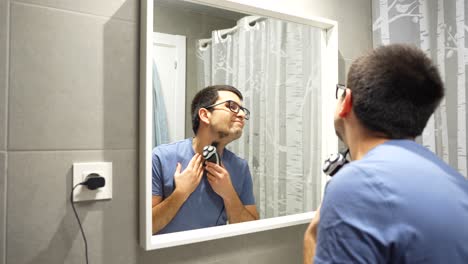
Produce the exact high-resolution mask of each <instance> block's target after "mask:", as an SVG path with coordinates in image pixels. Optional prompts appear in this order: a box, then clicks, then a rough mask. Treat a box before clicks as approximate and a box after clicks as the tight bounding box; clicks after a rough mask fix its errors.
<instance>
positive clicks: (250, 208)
mask: <svg viewBox="0 0 468 264" xmlns="http://www.w3.org/2000/svg"><path fill="white" fill-rule="evenodd" d="M242 100H243V97H242V94H241V92H240V91H239V90H237V89H236V88H234V87H232V86H228V85H215V86H209V87H207V88H205V89H203V90H201V91H199V92H198V93H197V94H196V95H195V97H194V99H193V101H192V105H191V114H192V129H193V132H194V133H195V136H194V137H193V138H187V139H185V140H181V141H177V142H173V143H170V144H163V145H159V146H157V147H156V148H155V149H154V150H153V154H152V159H153V164H152V166H153V167H152V178H153V187H152V193H153V196H152V219H153V221H152V226H153V234H164V233H171V232H178V231H185V230H192V229H197V228H204V227H211V226H217V225H225V224H226V223H227V222H229V223H239V222H245V221H251V220H257V219H258V218H259V216H258V212H257V208H256V206H255V198H254V195H253V188H252V176H251V174H250V170H249V166H248V164H247V161H245V160H244V159H242V158H240V157H238V156H237V155H236V154H234V153H232V152H231V151H229V150H227V149H226V148H225V146H226V145H227V144H229V143H230V142H232V141H234V140H236V139H238V138H240V136H241V135H242V130H243V128H244V124H245V122H246V120H248V119H249V116H250V113H249V110H247V109H246V108H244V107H242ZM183 103H184V102H181V104H183ZM213 143H215V144H213ZM212 144H213V145H216V149H217V152H218V155H219V157H220V160H221V163H220V164H219V165H218V164H216V163H212V162H208V161H207V162H205V160H204V158H203V156H202V152H203V148H204V147H205V146H207V145H212Z"/></svg>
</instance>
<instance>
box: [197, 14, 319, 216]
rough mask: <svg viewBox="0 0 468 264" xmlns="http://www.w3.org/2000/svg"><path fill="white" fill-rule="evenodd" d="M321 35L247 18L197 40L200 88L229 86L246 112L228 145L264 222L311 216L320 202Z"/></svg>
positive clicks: (296, 26)
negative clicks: (246, 169) (246, 171)
mask: <svg viewBox="0 0 468 264" xmlns="http://www.w3.org/2000/svg"><path fill="white" fill-rule="evenodd" d="M254 21H255V22H254ZM321 34H322V31H321V30H320V29H317V28H313V27H310V26H305V25H299V24H295V23H287V22H283V21H279V20H274V19H264V18H259V17H255V16H249V17H244V18H242V19H241V20H239V21H238V23H237V26H236V27H235V28H234V29H226V30H217V31H214V32H212V38H211V39H210V40H200V45H199V49H198V54H197V57H198V76H199V87H200V88H203V87H206V86H208V85H213V84H229V85H233V86H235V87H237V88H238V89H239V90H240V91H241V92H242V93H243V95H244V106H245V107H247V108H248V109H249V110H250V112H251V118H250V120H249V121H247V122H246V126H245V127H244V133H243V136H242V137H241V138H240V139H239V140H237V141H234V142H232V143H231V144H230V145H229V146H228V148H229V149H231V150H232V151H233V152H234V153H236V154H238V155H239V156H241V157H243V158H244V159H246V160H247V161H248V164H249V166H250V169H251V172H252V177H253V181H254V194H255V198H256V201H257V207H258V210H259V212H260V216H261V217H262V218H269V217H276V216H283V215H290V214H295V213H303V212H306V211H311V210H313V208H316V207H317V206H318V204H319V202H320V200H321V175H322V174H321V162H322V161H321V148H322V146H321V129H320V127H321V113H320V109H321V90H320V89H321V55H320V54H321V53H320V47H321V46H320V44H321Z"/></svg>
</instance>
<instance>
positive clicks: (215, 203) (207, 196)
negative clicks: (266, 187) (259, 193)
mask: <svg viewBox="0 0 468 264" xmlns="http://www.w3.org/2000/svg"><path fill="white" fill-rule="evenodd" d="M194 155H195V152H194V151H193V147H192V138H188V139H185V140H181V141H178V142H175V143H171V144H163V145H159V146H158V147H156V148H155V149H153V195H154V196H162V198H163V200H164V199H166V198H167V197H169V196H170V195H171V194H172V192H173V191H174V188H175V186H174V173H175V170H176V167H177V162H180V164H181V165H182V168H181V171H183V170H184V169H185V168H186V167H187V165H188V163H189V162H190V160H191V159H192V157H193V156H194ZM221 160H222V163H223V166H224V167H225V168H226V170H227V171H228V172H229V175H230V178H231V182H232V185H233V186H234V189H235V190H236V192H237V194H238V195H239V198H240V200H241V201H242V203H243V204H244V205H254V204H255V198H254V195H253V188H252V176H251V175H250V170H249V166H248V164H247V162H246V161H245V160H244V159H241V158H239V157H238V156H236V155H235V154H234V153H232V152H231V151H229V150H227V149H224V151H223V156H222V158H221ZM226 222H227V215H226V211H225V209H224V203H223V199H222V198H221V196H219V195H218V194H217V193H215V192H214V190H213V189H212V188H211V185H210V183H209V182H208V179H207V176H206V175H204V176H203V178H202V179H201V181H200V184H199V185H198V187H197V188H196V189H195V191H194V192H193V193H192V194H191V195H190V196H189V198H188V199H187V200H186V201H185V203H184V204H183V205H182V206H181V208H180V210H179V211H178V212H177V214H176V215H175V217H174V218H173V219H172V221H171V222H169V224H167V225H166V226H165V227H164V228H163V229H161V230H160V231H159V232H158V234H164V233H171V232H178V231H185V230H192V229H197V228H203V227H210V226H216V225H225V224H226Z"/></svg>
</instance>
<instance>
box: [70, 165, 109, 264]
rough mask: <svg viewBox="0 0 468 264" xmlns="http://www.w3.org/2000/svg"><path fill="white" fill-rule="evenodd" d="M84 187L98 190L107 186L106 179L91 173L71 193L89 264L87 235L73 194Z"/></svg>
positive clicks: (71, 200)
mask: <svg viewBox="0 0 468 264" xmlns="http://www.w3.org/2000/svg"><path fill="white" fill-rule="evenodd" d="M80 185H84V186H86V187H87V188H88V189H90V190H96V189H98V188H101V187H104V186H105V185H106V178H104V177H102V176H100V175H99V174H97V173H91V174H89V175H88V176H87V178H86V181H84V182H80V183H78V184H77V185H75V186H74V187H73V189H72V191H71V195H70V203H71V205H72V208H73V212H74V213H75V216H76V220H77V221H78V225H79V226H80V230H81V235H82V236H83V240H84V244H85V257H86V264H88V263H89V260H88V241H87V240H86V235H85V233H84V230H83V226H82V225H81V221H80V218H79V217H78V213H77V212H76V208H75V204H74V203H73V192H74V191H75V189H76V187H78V186H80Z"/></svg>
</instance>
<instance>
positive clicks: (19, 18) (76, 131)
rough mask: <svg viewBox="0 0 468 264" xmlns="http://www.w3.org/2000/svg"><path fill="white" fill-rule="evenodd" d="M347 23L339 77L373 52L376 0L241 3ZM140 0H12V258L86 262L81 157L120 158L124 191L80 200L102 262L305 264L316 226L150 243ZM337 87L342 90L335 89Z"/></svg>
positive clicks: (1, 108) (2, 15)
mask: <svg viewBox="0 0 468 264" xmlns="http://www.w3.org/2000/svg"><path fill="white" fill-rule="evenodd" d="M236 1H238V2H245V3H248V4H252V5H257V6H259V7H262V6H263V7H268V6H274V7H276V8H280V9H282V10H284V11H287V12H291V13H297V14H311V15H316V16H322V17H327V18H330V19H333V20H337V21H338V23H339V52H340V62H339V68H340V69H339V71H340V72H339V73H340V74H339V75H340V81H341V82H343V81H344V78H345V72H346V70H347V68H348V67H349V65H350V62H351V60H352V59H354V58H355V57H356V56H358V55H360V54H362V53H363V52H365V51H367V50H368V49H370V48H371V47H372V35H371V1H370V0H350V1H340V0H329V1H321V0H288V1H279V0H276V1H274V0H272V1H261V0H255V1H254V0H236ZM138 26H139V1H137V0H120V1H117V0H102V1H93V0H80V1H72V0H61V1H57V0H19V1H13V0H0V263H2V264H5V263H8V264H10V263H15V264H23V263H37V264H50V263H83V262H84V255H83V254H84V246H83V241H82V237H81V234H80V232H79V228H78V225H77V223H76V220H75V218H74V215H73V211H72V209H71V206H70V203H69V194H70V191H71V187H72V186H71V185H72V180H71V175H72V173H71V169H72V163H73V162H86V161H88V162H89V161H111V162H113V171H114V173H113V180H114V183H113V189H114V190H113V198H112V200H108V201H98V202H90V203H80V204H77V209H78V212H79V215H80V217H81V219H82V223H83V226H84V228H85V231H86V234H87V238H88V243H89V255H90V262H91V263H143V264H144V263H256V264H257V263H268V264H271V263H300V262H301V261H302V260H301V259H302V236H303V232H304V230H305V228H306V225H301V226H295V227H288V228H282V229H278V230H273V231H265V232H260V233H256V234H249V235H243V236H238V237H232V238H225V239H219V240H215V241H208V242H203V243H197V244H192V245H186V246H180V247H174V248H169V249H161V250H155V251H151V252H145V251H143V250H142V249H141V248H140V247H139V245H138V239H139V238H138V222H139V216H138V196H139V190H138V182H139V175H138V138H137V136H138V95H139V86H138V78H139V75H138V62H139V53H138V52H139V48H138V47H139V35H138V34H139V29H138ZM330 89H333V87H330Z"/></svg>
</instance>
